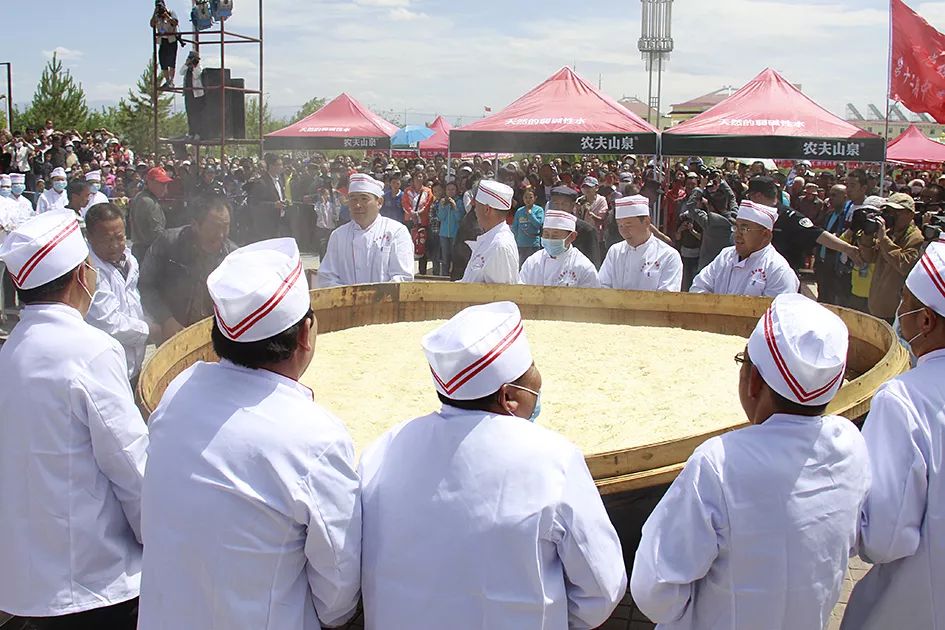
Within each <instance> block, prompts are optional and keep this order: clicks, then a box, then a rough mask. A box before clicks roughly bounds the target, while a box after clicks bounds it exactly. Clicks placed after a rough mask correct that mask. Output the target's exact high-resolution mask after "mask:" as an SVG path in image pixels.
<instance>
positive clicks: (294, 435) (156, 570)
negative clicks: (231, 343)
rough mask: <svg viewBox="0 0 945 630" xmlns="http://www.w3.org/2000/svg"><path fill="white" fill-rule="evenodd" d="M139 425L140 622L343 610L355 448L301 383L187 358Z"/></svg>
mask: <svg viewBox="0 0 945 630" xmlns="http://www.w3.org/2000/svg"><path fill="white" fill-rule="evenodd" d="M150 429H151V435H152V440H151V448H150V451H149V460H148V470H147V474H146V475H145V480H144V490H143V491H142V508H141V511H142V516H141V527H142V534H143V536H144V545H145V551H144V562H143V572H142V578H141V600H140V609H139V615H138V628H139V630H155V629H161V630H177V629H180V628H194V629H195V630H196V629H197V628H201V629H207V630H210V629H211V628H219V629H220V630H223V629H224V628H225V629H226V630H241V629H245V630H282V629H287V628H292V629H293V630H317V629H318V628H319V627H320V625H319V619H321V621H322V622H323V623H325V624H326V625H339V624H341V623H343V622H345V621H347V619H348V618H349V617H351V616H353V614H354V612H355V607H356V606H357V603H358V594H359V588H360V575H361V510H360V501H359V490H358V477H357V474H356V473H355V471H354V447H353V446H352V444H351V438H350V437H349V436H348V432H347V431H346V430H345V427H344V425H343V424H342V423H341V421H340V420H338V419H337V418H335V417H334V416H332V415H330V414H329V413H327V412H326V411H325V410H323V409H322V408H321V407H319V406H318V405H316V404H315V402H314V401H313V399H312V392H311V390H310V389H308V388H307V387H304V386H302V385H300V384H299V383H297V382H296V381H293V380H291V379H288V378H286V377H284V376H280V375H278V374H276V373H274V372H270V371H268V370H252V369H249V368H244V367H240V366H238V365H236V364H234V363H230V362H229V361H221V362H220V363H204V362H198V363H196V364H194V365H193V366H192V367H190V368H188V369H187V370H185V371H184V372H182V373H181V374H180V375H179V376H178V377H177V378H175V379H174V381H173V382H171V384H170V385H169V386H168V389H167V391H166V392H165V394H164V397H163V398H162V399H161V403H160V405H159V406H158V408H157V409H156V410H155V412H154V414H153V415H152V416H151V420H150ZM316 613H317V615H318V616H317V618H316Z"/></svg>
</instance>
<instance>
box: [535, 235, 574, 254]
mask: <svg viewBox="0 0 945 630" xmlns="http://www.w3.org/2000/svg"><path fill="white" fill-rule="evenodd" d="M565 241H566V239H563V238H561V239H557V238H542V239H541V246H542V247H544V248H545V251H546V252H548V255H549V256H551V257H552V258H557V257H558V256H560V255H561V254H563V253H564V252H565V250H567V248H568V246H567V244H566V242H565Z"/></svg>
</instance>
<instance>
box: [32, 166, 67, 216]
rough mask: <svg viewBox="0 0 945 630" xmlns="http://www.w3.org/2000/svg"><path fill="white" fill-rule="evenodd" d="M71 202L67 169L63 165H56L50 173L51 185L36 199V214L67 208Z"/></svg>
mask: <svg viewBox="0 0 945 630" xmlns="http://www.w3.org/2000/svg"><path fill="white" fill-rule="evenodd" d="M68 203H69V195H67V194H66V171H65V169H64V168H62V167H61V166H59V167H56V168H54V169H53V170H52V173H50V174H49V186H48V187H47V188H46V190H44V191H43V194H41V195H40V196H39V199H37V200H36V214H42V213H44V212H49V211H50V210H55V209H57V208H60V209H61V208H65V207H66V205H67V204H68Z"/></svg>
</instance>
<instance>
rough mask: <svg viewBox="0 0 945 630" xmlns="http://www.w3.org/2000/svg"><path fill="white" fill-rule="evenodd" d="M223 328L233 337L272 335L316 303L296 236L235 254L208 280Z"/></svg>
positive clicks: (261, 243) (246, 340)
mask: <svg viewBox="0 0 945 630" xmlns="http://www.w3.org/2000/svg"><path fill="white" fill-rule="evenodd" d="M207 289H209V291H210V298H211V299H212V300H213V312H214V313H215V314H216V321H217V327H218V328H219V329H220V332H221V333H223V335H224V336H225V337H226V338H228V339H231V340H233V341H238V342H241V343H250V342H253V341H261V340H263V339H269V338H270V337H272V336H274V335H278V334H279V333H281V332H284V331H286V330H288V329H289V328H291V327H292V326H294V325H295V324H297V323H298V322H299V320H301V319H302V317H304V316H305V314H306V313H308V310H309V308H310V307H311V301H310V299H309V294H308V280H307V279H306V277H305V273H304V272H303V270H302V258H301V256H300V255H299V247H298V245H297V244H296V242H295V239H293V238H273V239H269V240H266V241H259V242H258V243H253V244H252V245H247V246H246V247H241V248H239V249H237V250H236V251H234V252H232V253H230V254H229V255H228V256H227V257H226V258H224V259H223V262H222V263H220V266H219V267H217V268H216V269H214V270H213V272H212V273H211V274H210V276H209V277H208V278H207Z"/></svg>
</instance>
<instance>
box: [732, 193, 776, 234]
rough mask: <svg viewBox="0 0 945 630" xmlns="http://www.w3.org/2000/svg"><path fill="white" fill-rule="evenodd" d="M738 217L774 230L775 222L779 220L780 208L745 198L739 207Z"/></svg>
mask: <svg viewBox="0 0 945 630" xmlns="http://www.w3.org/2000/svg"><path fill="white" fill-rule="evenodd" d="M736 218H738V219H743V220H745V221H751V222H752V223H757V224H758V225H760V226H761V227H763V228H765V229H766V230H773V229H774V223H775V221H777V220H778V210H777V208H772V207H771V206H766V205H763V204H760V203H755V202H754V201H750V200H748V199H744V200H742V203H741V205H740V206H739V207H738V216H737V217H736Z"/></svg>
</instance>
